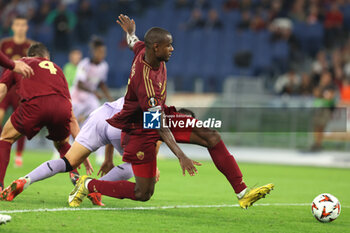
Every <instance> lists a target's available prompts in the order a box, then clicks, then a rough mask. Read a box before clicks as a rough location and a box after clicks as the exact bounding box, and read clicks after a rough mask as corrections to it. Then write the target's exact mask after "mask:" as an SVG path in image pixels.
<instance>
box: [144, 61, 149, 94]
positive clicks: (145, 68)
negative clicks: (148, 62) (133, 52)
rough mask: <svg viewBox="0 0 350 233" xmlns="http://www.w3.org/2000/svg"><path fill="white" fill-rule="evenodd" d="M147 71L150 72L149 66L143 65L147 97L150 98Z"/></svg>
mask: <svg viewBox="0 0 350 233" xmlns="http://www.w3.org/2000/svg"><path fill="white" fill-rule="evenodd" d="M147 73H149V70H148V72H147V66H143V81H144V83H145V88H146V93H147V97H148V98H150V94H149V91H148V83H147V80H146V79H147V78H146V76H147V77H148V74H147Z"/></svg>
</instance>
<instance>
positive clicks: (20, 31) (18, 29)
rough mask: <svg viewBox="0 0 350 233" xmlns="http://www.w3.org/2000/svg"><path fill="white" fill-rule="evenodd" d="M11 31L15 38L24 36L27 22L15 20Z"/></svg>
mask: <svg viewBox="0 0 350 233" xmlns="http://www.w3.org/2000/svg"><path fill="white" fill-rule="evenodd" d="M11 29H12V31H13V34H14V35H15V36H16V35H17V36H25V35H26V33H27V31H28V22H27V20H26V19H15V20H14V21H13V23H12V27H11Z"/></svg>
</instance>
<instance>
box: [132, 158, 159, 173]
mask: <svg viewBox="0 0 350 233" xmlns="http://www.w3.org/2000/svg"><path fill="white" fill-rule="evenodd" d="M131 166H132V170H133V172H134V175H135V176H138V177H143V178H152V177H155V176H156V174H157V159H154V160H152V161H151V162H148V163H143V164H131Z"/></svg>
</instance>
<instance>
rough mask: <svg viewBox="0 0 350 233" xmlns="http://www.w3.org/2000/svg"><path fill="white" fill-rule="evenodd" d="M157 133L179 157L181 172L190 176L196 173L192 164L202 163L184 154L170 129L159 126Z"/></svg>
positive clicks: (199, 164)
mask: <svg viewBox="0 0 350 233" xmlns="http://www.w3.org/2000/svg"><path fill="white" fill-rule="evenodd" d="M163 114H164V113H162V116H163ZM161 122H163V121H161ZM158 133H159V135H160V137H161V138H162V139H163V141H164V142H165V144H167V146H168V147H169V149H170V150H171V151H172V152H173V153H174V154H175V156H176V157H177V158H178V159H179V162H180V166H181V168H182V174H183V175H185V171H187V172H188V173H189V174H190V176H194V175H195V174H196V173H198V171H197V168H196V167H195V166H194V165H197V166H201V165H202V164H201V163H198V162H196V161H193V160H191V159H189V158H188V157H187V156H186V155H185V153H184V152H183V151H182V150H181V148H180V147H179V145H178V144H177V143H176V141H175V138H174V136H173V134H172V133H171V131H170V129H169V128H163V127H161V128H160V129H158Z"/></svg>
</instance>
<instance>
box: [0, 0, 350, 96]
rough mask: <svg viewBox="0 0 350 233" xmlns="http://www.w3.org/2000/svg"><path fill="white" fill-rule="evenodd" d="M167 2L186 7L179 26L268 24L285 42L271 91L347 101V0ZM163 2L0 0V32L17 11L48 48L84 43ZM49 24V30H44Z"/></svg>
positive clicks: (255, 27) (254, 27)
mask: <svg viewBox="0 0 350 233" xmlns="http://www.w3.org/2000/svg"><path fill="white" fill-rule="evenodd" d="M171 1H172V2H173V4H174V5H173V6H174V9H176V10H177V12H178V11H180V10H187V11H190V12H191V13H190V16H189V18H188V19H187V21H185V22H177V23H178V25H179V27H181V28H182V29H183V30H184V31H189V30H195V29H203V30H222V31H225V30H226V31H227V30H238V31H240V30H241V31H247V30H248V31H254V32H259V31H267V32H269V35H270V38H269V39H270V40H271V41H272V42H275V41H285V42H287V44H288V46H289V50H288V51H289V54H288V59H287V60H286V61H280V60H276V61H274V62H273V63H274V64H275V66H276V67H277V68H278V69H272V70H269V73H267V75H269V76H270V77H274V78H273V79H272V80H273V81H272V82H275V83H274V85H272V86H274V88H272V89H274V91H275V93H277V94H288V95H307V96H312V95H316V96H322V91H320V90H323V89H324V88H325V86H327V88H328V87H330V86H332V87H333V88H334V90H336V91H339V93H340V96H341V99H342V100H344V101H349V102H350V53H349V52H350V41H349V40H348V37H349V32H348V30H349V29H350V0H221V1H214V0H171ZM165 2H167V1H166V0H99V1H93V0H38V1H36V0H0V36H1V37H4V36H9V35H11V29H10V25H11V22H12V19H13V18H14V17H15V16H17V15H21V16H25V17H27V18H28V19H29V20H30V28H31V29H30V31H31V34H30V35H29V36H30V37H31V39H34V40H38V41H42V42H44V43H45V42H50V43H52V47H53V48H54V49H57V50H62V51H68V50H69V49H70V48H71V47H72V45H73V44H75V43H87V41H88V40H89V39H90V37H91V35H92V34H94V33H97V34H103V33H105V32H106V31H107V30H108V29H109V27H110V26H112V25H114V22H115V16H116V15H118V14H119V13H126V14H129V15H132V16H138V17H140V18H142V15H144V13H145V12H147V9H149V8H152V7H153V8H155V7H158V6H161V5H162V4H164V3H165ZM346 12H348V14H346ZM232 16H234V17H232ZM235 17H236V18H235ZM233 19H235V20H234V21H235V23H232V20H233ZM174 20H176V19H174ZM301 24H302V25H306V26H310V25H311V26H312V25H321V26H322V28H321V32H322V34H321V36H318V37H317V41H316V39H315V40H311V42H310V41H309V42H307V43H306V42H305V41H303V40H302V39H301V37H300V34H303V33H306V32H301V33H300V32H298V30H297V29H298V25H299V26H300V25H301ZM299 29H300V27H299ZM49 31H50V32H52V33H51V34H52V35H53V36H52V37H49V36H48V35H49V34H50V33H48V32H49ZM298 35H299V36H298ZM304 42H305V43H304ZM279 63H280V64H279ZM305 64H310V65H308V66H307V67H305ZM276 70H277V71H276Z"/></svg>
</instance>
